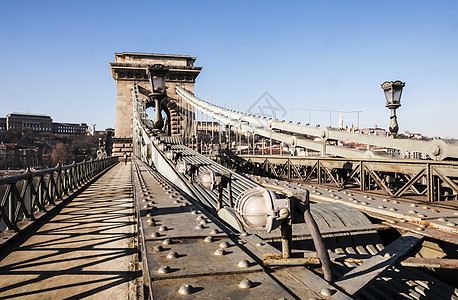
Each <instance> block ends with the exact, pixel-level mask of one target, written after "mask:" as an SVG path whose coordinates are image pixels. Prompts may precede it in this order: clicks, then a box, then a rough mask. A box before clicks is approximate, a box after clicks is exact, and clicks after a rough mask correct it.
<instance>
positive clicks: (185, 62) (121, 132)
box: [110, 52, 202, 155]
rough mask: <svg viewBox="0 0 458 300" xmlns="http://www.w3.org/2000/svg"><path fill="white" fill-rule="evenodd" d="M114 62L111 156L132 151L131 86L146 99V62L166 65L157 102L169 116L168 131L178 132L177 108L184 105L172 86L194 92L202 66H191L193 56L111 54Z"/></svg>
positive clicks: (112, 66) (170, 132) (112, 72)
mask: <svg viewBox="0 0 458 300" xmlns="http://www.w3.org/2000/svg"><path fill="white" fill-rule="evenodd" d="M115 59H116V62H114V63H110V70H111V74H112V76H113V79H115V81H116V87H117V101H116V128H115V137H114V138H113V142H114V145H113V155H122V153H123V152H131V151H132V86H133V84H134V83H137V85H138V86H139V91H140V94H142V95H143V97H144V101H149V99H148V97H147V95H148V94H149V93H151V87H150V84H149V81H148V76H147V74H146V69H147V66H148V65H154V64H163V65H165V66H167V67H168V68H169V73H168V74H167V76H166V87H167V97H166V98H164V100H163V101H162V103H161V105H162V107H163V109H164V110H165V111H166V114H167V116H168V117H169V118H170V119H169V125H168V126H169V128H168V131H169V134H170V135H180V134H181V133H180V126H179V124H180V115H179V110H180V107H181V108H185V109H186V108H187V107H186V104H185V103H182V101H181V100H179V97H178V95H177V94H176V91H175V87H176V86H177V85H180V86H182V87H184V88H185V89H187V90H189V91H191V92H194V84H195V82H196V77H197V76H198V75H199V73H200V71H201V69H202V67H195V66H194V62H195V60H196V58H195V57H191V56H188V55H169V54H154V53H133V52H123V53H115Z"/></svg>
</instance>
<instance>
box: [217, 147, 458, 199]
mask: <svg viewBox="0 0 458 300" xmlns="http://www.w3.org/2000/svg"><path fill="white" fill-rule="evenodd" d="M211 158H212V159H213V160H215V161H216V162H218V163H219V164H221V165H223V166H226V167H227V168H230V169H235V170H237V171H239V172H246V173H252V174H257V175H263V176H269V177H274V178H281V179H286V180H298V181H302V182H315V183H317V184H332V185H334V186H335V187H337V188H339V189H345V188H358V189H360V190H361V191H370V190H380V191H382V192H384V193H386V194H387V195H389V196H392V197H401V196H407V195H411V196H416V197H419V199H423V198H425V200H427V201H430V202H434V201H443V200H457V199H458V163H457V162H456V161H443V162H439V161H431V160H381V159H380V160H376V159H367V160H364V159H347V158H329V157H297V156H290V157H287V156H262V155H241V156H236V155H227V154H226V155H216V156H211Z"/></svg>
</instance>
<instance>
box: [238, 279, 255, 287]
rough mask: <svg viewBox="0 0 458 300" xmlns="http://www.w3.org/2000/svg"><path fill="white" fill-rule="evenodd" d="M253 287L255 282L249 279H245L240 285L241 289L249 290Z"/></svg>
mask: <svg viewBox="0 0 458 300" xmlns="http://www.w3.org/2000/svg"><path fill="white" fill-rule="evenodd" d="M252 286H253V282H252V281H251V280H249V279H244V280H242V282H240V283H239V288H241V289H249V288H251V287H252Z"/></svg>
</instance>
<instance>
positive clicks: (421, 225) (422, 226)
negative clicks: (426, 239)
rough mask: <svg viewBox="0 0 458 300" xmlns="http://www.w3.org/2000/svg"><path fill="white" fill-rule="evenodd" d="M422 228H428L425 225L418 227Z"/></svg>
mask: <svg viewBox="0 0 458 300" xmlns="http://www.w3.org/2000/svg"><path fill="white" fill-rule="evenodd" d="M418 227H420V228H426V225H425V224H420V226H418Z"/></svg>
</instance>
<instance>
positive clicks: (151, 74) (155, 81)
mask: <svg viewBox="0 0 458 300" xmlns="http://www.w3.org/2000/svg"><path fill="white" fill-rule="evenodd" d="M168 72H169V68H167V67H166V66H164V65H161V64H155V65H152V66H148V67H147V68H146V74H147V75H148V79H149V83H150V85H151V91H152V92H151V94H149V97H150V98H151V99H153V100H154V111H155V112H154V120H153V128H154V129H161V128H162V127H163V126H164V121H163V120H162V116H161V100H162V99H164V97H165V96H166V95H167V92H166V90H165V76H166V75H167V73H168Z"/></svg>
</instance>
